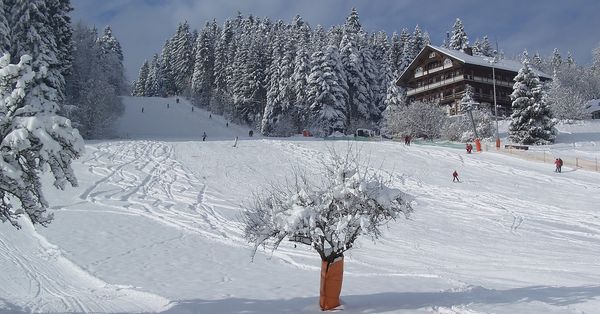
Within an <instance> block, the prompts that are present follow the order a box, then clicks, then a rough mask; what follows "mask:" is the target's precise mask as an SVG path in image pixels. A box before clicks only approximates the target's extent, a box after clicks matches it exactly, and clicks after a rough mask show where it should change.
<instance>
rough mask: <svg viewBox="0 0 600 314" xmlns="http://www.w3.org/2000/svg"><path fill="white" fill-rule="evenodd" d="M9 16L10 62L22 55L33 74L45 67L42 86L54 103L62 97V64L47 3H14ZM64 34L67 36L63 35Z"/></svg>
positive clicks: (29, 0)
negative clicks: (51, 92) (29, 62)
mask: <svg viewBox="0 0 600 314" xmlns="http://www.w3.org/2000/svg"><path fill="white" fill-rule="evenodd" d="M10 14H11V16H12V17H13V20H12V22H11V23H10V24H11V25H10V29H11V32H12V34H11V45H10V46H11V54H10V55H11V58H12V60H11V63H14V64H16V63H18V62H19V60H20V57H21V56H23V55H26V54H27V55H30V56H31V58H32V62H33V63H32V67H33V69H34V71H39V70H40V69H42V67H45V68H46V71H47V75H46V76H45V78H44V83H45V84H46V85H48V86H49V87H51V88H53V89H54V90H55V92H56V97H57V98H56V100H61V99H63V96H64V76H63V72H64V71H65V63H67V64H68V63H69V61H65V60H60V59H59V57H61V56H63V54H61V53H60V52H59V50H58V45H57V43H56V41H57V38H56V35H57V34H56V33H55V30H53V29H52V28H51V27H50V25H52V17H51V16H50V10H49V8H48V4H47V2H46V1H43V0H14V1H13V3H12V4H11V10H10ZM65 35H68V34H65Z"/></svg>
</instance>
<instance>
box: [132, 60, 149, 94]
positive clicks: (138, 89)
mask: <svg viewBox="0 0 600 314" xmlns="http://www.w3.org/2000/svg"><path fill="white" fill-rule="evenodd" d="M148 71H149V65H148V60H144V63H143V64H142V67H141V68H140V73H139V74H138V78H137V80H136V81H135V84H134V86H133V93H132V95H133V96H139V97H143V96H148V93H147V92H146V81H147V80H148ZM151 96H154V95H151Z"/></svg>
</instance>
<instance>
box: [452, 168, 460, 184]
mask: <svg viewBox="0 0 600 314" xmlns="http://www.w3.org/2000/svg"><path fill="white" fill-rule="evenodd" d="M455 181H456V182H460V180H459V179H458V172H456V170H454V172H453V173H452V182H455Z"/></svg>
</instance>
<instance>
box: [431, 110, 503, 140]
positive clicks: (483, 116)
mask: <svg viewBox="0 0 600 314" xmlns="http://www.w3.org/2000/svg"><path fill="white" fill-rule="evenodd" d="M473 119H474V120H475V127H476V128H477V135H478V136H479V138H480V139H488V138H493V137H494V133H495V128H494V124H493V121H492V118H491V116H490V115H489V114H488V113H487V112H486V111H481V110H475V111H473ZM442 133H443V134H442V136H443V137H444V138H445V139H447V140H450V141H459V142H469V141H474V140H475V134H474V133H473V124H472V123H471V119H470V118H469V116H468V115H467V114H461V115H455V116H452V117H448V118H447V123H446V125H445V126H444V130H443V132H442Z"/></svg>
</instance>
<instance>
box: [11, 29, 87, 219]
mask: <svg viewBox="0 0 600 314" xmlns="http://www.w3.org/2000/svg"><path fill="white" fill-rule="evenodd" d="M38 40H39V39H38ZM32 43H35V42H34V41H32ZM31 63H32V60H31V57H30V56H29V55H23V56H21V59H20V61H19V63H18V64H10V55H9V54H5V55H4V56H3V57H2V58H0V96H1V97H0V134H2V139H1V141H2V150H1V152H0V155H1V158H0V162H1V163H2V167H1V170H0V220H1V221H3V222H6V221H9V222H10V223H11V224H12V225H13V226H15V227H17V228H19V227H20V226H19V223H18V221H17V219H18V218H19V217H20V216H22V215H26V216H27V217H29V219H30V220H31V222H32V223H34V224H41V225H44V226H46V225H48V224H49V223H50V221H51V220H52V214H47V213H46V210H47V208H48V206H49V205H48V202H47V201H46V199H45V198H44V195H43V192H42V182H41V177H40V175H41V173H42V172H43V171H44V170H46V169H48V168H49V169H50V172H51V173H52V175H53V177H54V186H55V187H56V188H59V189H64V188H65V186H66V183H70V184H71V185H73V186H76V185H77V179H76V178H75V174H74V173H73V170H72V168H71V163H72V161H73V159H76V158H78V157H79V156H80V155H81V153H82V152H83V149H84V147H83V140H82V139H81V136H80V135H79V133H78V132H77V130H75V129H73V128H72V127H71V122H70V121H69V120H68V119H66V118H64V117H61V116H58V115H57V114H56V112H57V111H58V109H59V105H58V103H56V101H55V99H56V90H54V89H53V88H52V87H50V86H48V85H46V84H45V81H46V80H45V78H44V76H45V75H46V74H47V72H46V70H45V69H44V68H40V70H38V71H34V70H33V69H32V67H31ZM33 63H35V62H33ZM41 63H42V64H43V62H41ZM38 64H39V63H38Z"/></svg>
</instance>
